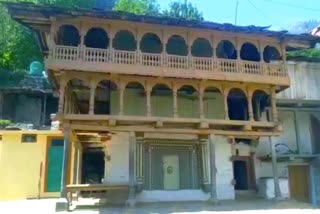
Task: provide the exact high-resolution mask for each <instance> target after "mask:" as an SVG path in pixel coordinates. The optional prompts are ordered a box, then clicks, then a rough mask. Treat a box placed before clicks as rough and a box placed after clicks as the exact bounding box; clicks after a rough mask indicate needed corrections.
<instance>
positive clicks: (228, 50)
mask: <svg viewBox="0 0 320 214" xmlns="http://www.w3.org/2000/svg"><path fill="white" fill-rule="evenodd" d="M217 57H218V58H221V59H237V50H236V48H235V47H234V45H233V44H232V42H230V41H228V40H222V41H220V42H219V44H218V46H217Z"/></svg>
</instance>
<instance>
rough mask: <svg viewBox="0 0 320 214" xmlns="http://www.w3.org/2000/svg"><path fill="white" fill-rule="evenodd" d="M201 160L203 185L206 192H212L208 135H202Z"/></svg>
mask: <svg viewBox="0 0 320 214" xmlns="http://www.w3.org/2000/svg"><path fill="white" fill-rule="evenodd" d="M199 141H200V146H201V157H202V158H201V160H202V178H203V180H202V185H203V190H204V191H205V192H210V165H209V163H210V162H209V161H210V160H209V143H208V137H206V138H203V137H200V139H199Z"/></svg>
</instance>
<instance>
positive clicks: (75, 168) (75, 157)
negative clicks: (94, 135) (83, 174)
mask: <svg viewBox="0 0 320 214" xmlns="http://www.w3.org/2000/svg"><path fill="white" fill-rule="evenodd" d="M78 143H79V142H74V149H73V164H72V166H73V169H72V172H73V173H72V184H76V183H77V181H78V169H79V168H78V159H79V158H78V156H79V149H78Z"/></svg>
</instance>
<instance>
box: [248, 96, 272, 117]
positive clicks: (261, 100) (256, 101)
mask: <svg viewBox="0 0 320 214" xmlns="http://www.w3.org/2000/svg"><path fill="white" fill-rule="evenodd" d="M267 107H270V96H269V95H268V94H267V93H266V92H265V91H263V90H257V91H255V92H254V93H253V96H252V108H253V116H254V120H255V121H267V120H268V115H267Z"/></svg>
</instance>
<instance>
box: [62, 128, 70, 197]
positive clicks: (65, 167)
mask: <svg viewBox="0 0 320 214" xmlns="http://www.w3.org/2000/svg"><path fill="white" fill-rule="evenodd" d="M70 144H71V129H70V128H65V129H64V146H63V162H62V176H61V197H64V198H66V197H67V192H66V186H67V183H68V175H69V166H70V164H69V163H70Z"/></svg>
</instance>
